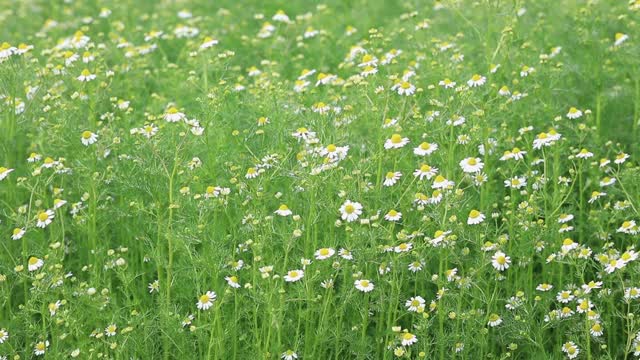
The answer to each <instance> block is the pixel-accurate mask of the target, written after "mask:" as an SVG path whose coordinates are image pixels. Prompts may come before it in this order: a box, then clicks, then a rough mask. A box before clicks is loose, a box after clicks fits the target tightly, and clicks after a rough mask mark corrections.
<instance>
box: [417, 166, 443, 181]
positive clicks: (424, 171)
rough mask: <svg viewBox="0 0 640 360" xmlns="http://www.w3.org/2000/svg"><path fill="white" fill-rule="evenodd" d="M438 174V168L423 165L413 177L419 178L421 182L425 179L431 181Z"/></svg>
mask: <svg viewBox="0 0 640 360" xmlns="http://www.w3.org/2000/svg"><path fill="white" fill-rule="evenodd" d="M437 173H438V168H435V167H431V166H429V165H427V164H422V165H420V167H419V168H418V169H416V170H415V171H414V172H413V176H415V177H417V178H419V179H420V180H422V179H424V178H427V179H431V178H432V177H434V176H436V174H437Z"/></svg>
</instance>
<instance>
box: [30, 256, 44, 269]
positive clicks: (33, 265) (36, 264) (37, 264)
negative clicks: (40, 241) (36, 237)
mask: <svg viewBox="0 0 640 360" xmlns="http://www.w3.org/2000/svg"><path fill="white" fill-rule="evenodd" d="M42 266H44V260H42V259H39V258H37V257H35V256H31V257H30V258H29V260H27V268H28V269H29V271H36V270H38V269H40V268H41V267H42Z"/></svg>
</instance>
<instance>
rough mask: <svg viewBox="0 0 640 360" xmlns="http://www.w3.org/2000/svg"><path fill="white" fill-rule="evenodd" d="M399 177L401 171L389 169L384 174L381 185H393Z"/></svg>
mask: <svg viewBox="0 0 640 360" xmlns="http://www.w3.org/2000/svg"><path fill="white" fill-rule="evenodd" d="M401 177H402V173H401V172H399V171H389V172H387V174H386V175H385V176H384V182H383V183H382V185H384V186H393V185H395V184H396V183H397V182H398V180H400V178H401Z"/></svg>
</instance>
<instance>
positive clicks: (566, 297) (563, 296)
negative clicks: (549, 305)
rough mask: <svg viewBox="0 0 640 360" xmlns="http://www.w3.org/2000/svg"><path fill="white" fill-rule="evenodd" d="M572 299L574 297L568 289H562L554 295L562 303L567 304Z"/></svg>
mask: <svg viewBox="0 0 640 360" xmlns="http://www.w3.org/2000/svg"><path fill="white" fill-rule="evenodd" d="M573 299H575V296H574V295H573V294H572V293H571V291H569V290H562V291H560V292H559V293H558V294H557V295H556V300H558V302H560V303H562V304H568V303H569V302H571V301H573Z"/></svg>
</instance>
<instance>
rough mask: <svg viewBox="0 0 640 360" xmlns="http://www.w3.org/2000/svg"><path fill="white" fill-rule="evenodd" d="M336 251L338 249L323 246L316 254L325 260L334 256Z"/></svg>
mask: <svg viewBox="0 0 640 360" xmlns="http://www.w3.org/2000/svg"><path fill="white" fill-rule="evenodd" d="M335 253H336V251H335V250H334V249H332V248H322V249H318V250H317V251H316V252H315V254H314V255H315V257H316V259H318V260H325V259H328V258H330V257H332V256H333V254H335Z"/></svg>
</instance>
